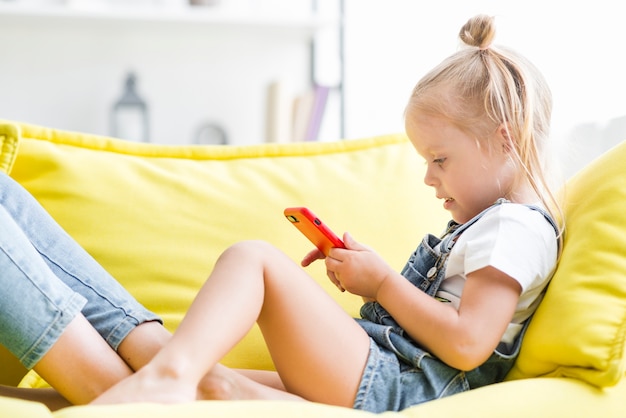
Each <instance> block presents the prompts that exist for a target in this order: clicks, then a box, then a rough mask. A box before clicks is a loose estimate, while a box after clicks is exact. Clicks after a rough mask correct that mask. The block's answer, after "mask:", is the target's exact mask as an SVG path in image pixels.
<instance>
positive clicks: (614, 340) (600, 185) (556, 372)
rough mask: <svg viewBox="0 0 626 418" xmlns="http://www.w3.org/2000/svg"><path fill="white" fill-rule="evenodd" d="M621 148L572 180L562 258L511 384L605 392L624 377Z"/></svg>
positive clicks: (625, 174) (625, 191)
mask: <svg viewBox="0 0 626 418" xmlns="http://www.w3.org/2000/svg"><path fill="white" fill-rule="evenodd" d="M625 162H626V142H622V143H621V144H620V145H618V146H617V147H615V148H613V149H611V150H609V151H608V152H606V153H605V154H604V155H602V156H601V157H600V158H598V159H596V160H595V161H593V162H592V163H590V164H589V165H587V166H586V167H585V168H584V169H583V170H582V171H580V172H579V173H578V174H577V175H576V176H575V177H573V178H572V179H570V181H569V182H568V183H567V185H566V187H565V190H564V193H565V195H564V197H565V207H564V211H565V217H566V223H567V225H566V233H565V243H564V250H563V254H562V256H561V259H560V262H559V265H558V268H557V271H556V273H555V275H554V278H553V279H552V281H551V283H550V285H549V287H548V291H547V293H546V296H545V299H544V300H543V302H542V303H541V305H540V306H539V308H538V310H537V312H536V313H535V316H534V318H533V320H532V322H531V324H530V326H529V328H528V332H527V334H526V337H525V339H524V341H523V344H522V351H521V354H520V357H519V359H518V361H517V362H516V365H515V367H514V369H513V370H512V371H511V373H510V374H509V377H510V378H522V377H535V376H564V377H575V378H578V379H581V380H584V381H586V382H589V383H591V384H594V385H596V386H600V387H603V386H611V385H614V384H616V383H617V382H619V380H620V379H622V377H623V376H624V371H625V366H626V363H625V360H624V341H625V338H626V164H625Z"/></svg>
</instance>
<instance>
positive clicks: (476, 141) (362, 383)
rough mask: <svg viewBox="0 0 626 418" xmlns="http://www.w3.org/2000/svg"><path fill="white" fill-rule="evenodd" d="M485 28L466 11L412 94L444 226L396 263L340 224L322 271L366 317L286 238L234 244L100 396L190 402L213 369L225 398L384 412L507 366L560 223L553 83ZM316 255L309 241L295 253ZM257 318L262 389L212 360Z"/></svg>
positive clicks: (485, 20)
mask: <svg viewBox="0 0 626 418" xmlns="http://www.w3.org/2000/svg"><path fill="white" fill-rule="evenodd" d="M493 37H494V24H493V19H492V18H490V17H487V16H476V17H474V18H472V19H470V20H469V21H468V22H467V23H466V24H465V25H464V26H463V28H462V29H461V31H460V38H461V40H462V41H463V42H464V43H465V44H466V45H467V47H466V48H464V49H462V50H460V51H459V52H457V53H455V54H453V55H452V56H450V57H449V58H448V59H446V60H444V61H443V62H442V63H441V64H440V65H439V66H437V67H436V68H435V69H433V70H432V71H431V72H430V73H428V74H427V75H426V76H425V77H424V78H422V80H421V81H420V82H419V83H418V84H417V86H416V87H415V89H414V90H413V94H412V96H411V98H410V100H409V102H408V105H407V108H406V131H407V134H408V136H409V138H410V140H411V142H412V143H413V145H414V147H415V149H416V150H417V152H418V153H419V154H420V155H421V156H422V157H423V158H424V160H425V161H426V164H427V172H426V175H425V178H424V181H425V183H426V184H427V185H428V186H431V187H433V188H434V190H435V195H436V197H437V198H438V199H441V200H442V201H443V207H444V208H445V209H446V210H448V211H449V212H450V214H451V215H452V219H453V220H452V221H451V222H450V223H449V225H448V228H447V230H446V232H445V233H444V235H443V236H442V237H441V238H437V237H435V236H432V235H428V236H426V237H425V238H424V240H423V241H422V243H421V244H420V245H419V247H418V248H417V250H416V251H415V252H414V253H413V254H412V255H411V257H410V259H409V260H408V262H407V264H406V266H405V267H404V269H403V270H402V272H401V273H397V272H395V271H393V270H392V269H391V268H390V267H389V266H388V265H387V264H386V263H385V262H384V261H383V260H382V259H381V258H380V257H379V256H378V255H377V254H375V253H374V252H373V251H372V250H371V249H370V248H368V247H366V246H364V245H362V244H361V243H359V242H357V241H356V240H355V239H353V238H352V237H351V236H350V235H349V234H347V233H346V234H345V235H344V241H345V245H346V249H338V248H335V249H332V250H331V251H330V254H329V256H328V257H326V258H325V263H326V268H327V272H328V276H329V278H330V280H332V281H333V282H334V283H335V284H336V285H337V286H338V287H339V288H341V289H345V290H347V291H348V292H351V293H354V294H356V295H360V296H362V297H363V299H364V300H365V304H364V305H363V307H362V309H361V315H362V319H359V320H357V321H355V320H354V319H352V318H350V317H349V316H348V315H347V314H346V313H345V312H344V311H343V310H342V309H341V308H340V307H339V306H338V305H337V304H335V302H334V301H333V300H332V299H331V298H330V297H329V295H327V294H326V293H325V292H324V291H323V290H322V289H321V288H320V287H318V286H317V285H316V283H315V282H314V281H313V280H311V279H310V278H309V277H308V276H307V274H306V273H305V272H304V271H303V270H302V269H301V268H300V267H298V266H297V265H295V264H293V263H292V262H291V260H290V259H289V258H288V257H287V256H285V255H284V254H283V253H281V252H280V251H279V250H277V249H275V248H273V247H271V246H270V245H268V244H266V243H264V242H256V241H252V242H242V243H238V244H235V245H233V246H232V247H230V248H228V249H227V250H226V251H225V252H224V253H223V254H222V256H221V257H220V258H219V260H218V262H217V263H216V265H215V268H214V270H213V272H212V274H211V275H210V277H209V279H208V280H207V282H206V284H205V285H204V287H203V288H202V289H201V290H200V292H199V294H198V295H197V298H196V300H195V301H194V303H193V304H192V306H191V308H190V310H189V312H188V314H187V316H186V317H185V319H184V320H183V321H182V323H181V325H180V327H179V328H178V330H177V331H176V332H175V334H174V336H173V337H172V339H171V340H170V341H169V342H168V343H167V344H166V345H165V346H164V348H162V349H161V350H160V351H159V352H158V353H157V354H156V356H155V357H154V358H153V360H152V361H151V362H149V363H148V364H147V365H146V366H145V367H143V368H142V369H140V370H139V371H138V372H137V373H135V374H134V375H132V376H131V377H129V378H126V379H125V380H123V381H121V382H120V383H119V384H117V385H115V386H114V387H113V388H112V389H110V390H109V391H107V392H105V393H104V394H103V395H102V396H101V397H99V398H98V399H96V403H115V402H128V401H159V402H181V401H191V400H194V399H196V397H197V393H196V392H197V387H198V384H199V382H200V381H201V379H202V378H203V377H204V376H206V375H207V374H208V375H211V374H212V375H213V377H214V378H215V381H216V382H217V381H219V380H220V378H223V379H224V381H223V382H222V383H223V385H222V386H221V389H223V391H222V392H220V393H221V395H222V396H223V397H238V396H243V397H264V398H295V397H296V396H297V397H299V398H303V399H306V400H310V401H316V402H323V403H329V404H334V405H343V406H346V407H354V408H358V409H364V410H369V411H373V412H382V411H386V410H400V409H403V408H406V407H409V406H411V405H415V404H418V403H421V402H425V401H428V400H432V399H436V398H440V397H443V396H447V395H451V394H454V393H458V392H462V391H466V390H470V389H473V388H476V387H480V386H483V385H488V384H491V383H495V382H499V381H501V380H502V379H503V378H504V377H505V375H506V373H507V372H508V371H509V369H510V367H511V366H512V364H513V362H514V360H515V358H516V356H517V354H518V351H519V347H520V342H521V339H522V335H523V333H524V329H525V326H526V324H527V323H528V319H529V318H530V317H531V315H532V314H533V312H534V310H535V309H536V307H537V305H538V304H539V302H540V300H541V296H542V293H543V291H544V289H545V287H546V285H547V283H548V281H549V279H550V277H551V275H552V273H553V271H554V269H555V265H556V261H557V256H558V250H559V237H560V235H561V229H562V227H560V226H558V225H557V224H556V223H555V221H554V220H553V219H559V218H560V216H557V215H559V210H558V204H557V202H556V200H555V198H554V196H553V194H552V193H551V192H550V189H549V187H548V182H547V180H546V175H545V174H544V166H543V163H544V162H543V157H544V156H543V150H544V148H545V142H546V141H547V137H548V129H549V121H550V112H551V95H550V91H549V89H548V87H547V85H546V83H545V81H544V79H543V77H542V76H541V74H540V73H539V72H538V71H537V70H536V69H535V67H534V66H533V65H532V64H530V63H529V62H528V61H527V60H525V59H524V58H523V57H521V56H519V55H518V54H516V53H514V52H512V51H510V50H508V49H505V48H497V47H495V46H492V45H491V41H492V39H493ZM321 258H323V256H322V255H321V254H320V253H319V252H318V251H317V250H315V251H312V252H311V253H309V254H308V255H307V256H305V258H304V260H303V261H302V265H303V266H307V265H309V264H310V263H311V262H313V261H314V260H316V259H321ZM255 321H256V322H257V323H258V324H259V326H260V328H261V330H262V332H263V336H264V338H265V341H266V343H267V346H268V348H269V350H270V353H271V355H272V358H273V360H274V363H275V366H276V370H277V375H276V379H275V380H273V381H272V380H271V379H270V380H268V381H266V382H265V383H267V384H269V386H266V389H264V390H263V391H262V392H255V391H254V390H251V389H250V388H251V387H254V386H253V385H249V384H248V383H247V382H244V381H242V379H238V378H234V377H233V374H232V373H230V372H225V371H224V370H223V369H222V368H221V367H218V368H216V364H217V363H218V362H219V361H220V359H221V358H222V357H223V356H224V355H225V354H226V353H227V352H228V351H229V350H230V349H231V348H232V347H233V346H234V345H235V344H236V343H237V342H238V341H239V340H240V339H241V338H242V337H243V336H244V335H245V334H246V333H247V331H248V330H249V329H250V327H251V326H252V325H253V324H254V323H255Z"/></svg>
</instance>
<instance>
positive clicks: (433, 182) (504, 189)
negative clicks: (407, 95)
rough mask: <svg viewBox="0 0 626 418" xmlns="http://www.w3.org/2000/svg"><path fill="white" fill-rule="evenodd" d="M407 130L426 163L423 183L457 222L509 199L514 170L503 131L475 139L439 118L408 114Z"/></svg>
mask: <svg viewBox="0 0 626 418" xmlns="http://www.w3.org/2000/svg"><path fill="white" fill-rule="evenodd" d="M406 131H407V135H408V136H409V138H410V139H411V142H412V143H413V146H414V147H415V149H416V150H417V152H418V153H419V154H420V155H421V156H422V157H423V158H424V159H425V160H426V164H427V170H426V175H425V177H424V183H426V185H428V186H431V187H433V188H434V189H435V192H436V196H437V198H438V199H442V200H443V201H444V202H443V207H444V209H446V210H447V211H449V212H450V213H451V215H452V219H454V220H455V221H456V222H459V223H465V222H467V221H469V220H470V219H471V218H473V217H474V216H475V215H477V214H478V213H480V212H481V211H482V210H483V209H486V208H487V207H489V206H491V205H492V204H493V203H494V202H495V201H496V200H498V199H499V198H501V197H505V198H508V199H510V196H511V192H512V187H513V180H514V173H515V171H514V166H513V164H512V163H511V160H510V158H509V156H508V150H509V145H508V141H507V140H506V135H505V132H504V131H503V129H501V128H498V129H496V130H495V131H494V132H493V133H492V134H490V137H489V138H478V139H475V138H473V137H471V136H470V135H468V134H467V133H465V132H464V131H462V130H460V129H459V128H457V127H456V126H454V125H452V124H451V123H449V122H448V121H446V120H445V119H443V118H439V117H435V116H432V115H428V114H425V113H422V112H420V111H418V110H412V111H410V113H409V114H408V115H407V118H406ZM479 144H480V145H479ZM489 144H491V145H489Z"/></svg>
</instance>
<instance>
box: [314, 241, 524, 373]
mask: <svg viewBox="0 0 626 418" xmlns="http://www.w3.org/2000/svg"><path fill="white" fill-rule="evenodd" d="M344 243H345V244H346V247H347V248H348V249H347V250H342V249H333V250H332V251H331V253H330V257H328V258H327V259H326V266H327V269H328V270H329V274H330V275H333V276H334V277H335V278H336V280H337V281H338V282H339V283H340V284H341V286H342V287H343V288H345V289H346V290H348V291H349V292H351V293H355V294H357V295H360V296H362V297H364V298H370V299H375V300H376V301H378V303H380V304H381V305H382V306H383V307H384V308H385V309H386V310H387V311H388V312H389V313H390V314H391V315H392V316H393V317H394V319H395V320H396V321H397V322H398V323H399V324H400V326H402V328H404V330H405V331H407V333H408V334H409V335H410V336H411V337H412V338H413V339H414V340H416V341H418V342H419V343H420V344H421V345H422V346H423V347H424V348H425V349H427V350H429V351H430V352H431V353H433V354H434V355H436V356H437V357H439V358H440V359H441V360H442V361H444V362H445V363H447V364H448V365H450V366H452V367H455V368H458V369H461V370H471V369H473V368H475V367H477V366H478V365H480V364H482V363H483V362H484V361H485V360H487V358H488V357H489V356H490V355H491V353H492V352H493V350H494V349H495V348H496V346H497V345H498V343H499V341H500V339H501V337H502V335H503V334H504V332H505V330H506V327H507V325H508V324H509V322H510V321H511V318H512V317H513V314H514V312H515V308H516V306H517V301H518V299H519V295H520V292H521V287H520V285H519V284H518V283H517V281H515V280H514V279H512V278H511V277H509V276H508V275H506V274H504V273H502V272H501V271H499V270H497V269H495V268H492V267H486V268H483V269H481V270H477V271H475V272H473V273H471V274H469V275H468V276H467V281H466V283H465V287H464V289H463V296H462V298H461V303H460V306H459V309H458V311H457V310H456V309H454V308H453V307H452V306H450V305H447V304H444V303H441V302H439V301H437V300H436V299H434V298H432V297H430V296H428V295H427V294H425V293H424V292H422V291H421V290H419V289H417V288H416V287H415V286H413V285H412V284H411V283H410V282H409V281H408V280H406V279H405V278H404V277H402V276H401V275H400V274H399V273H397V272H395V271H393V269H391V267H389V266H388V265H387V264H386V263H385V262H384V261H383V260H382V259H381V258H380V257H379V256H378V255H377V254H376V253H375V252H373V251H372V250H371V249H369V248H367V247H365V246H363V245H361V244H359V243H357V242H356V241H354V239H352V237H350V236H349V235H348V234H346V235H344Z"/></svg>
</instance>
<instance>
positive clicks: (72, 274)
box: [0, 174, 159, 350]
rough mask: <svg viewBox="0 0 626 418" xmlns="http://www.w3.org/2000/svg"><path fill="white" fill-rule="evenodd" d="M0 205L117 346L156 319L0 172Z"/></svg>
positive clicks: (102, 331)
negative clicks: (79, 298)
mask: <svg viewBox="0 0 626 418" xmlns="http://www.w3.org/2000/svg"><path fill="white" fill-rule="evenodd" d="M0 206H1V207H2V208H4V211H5V212H6V215H5V216H6V217H7V218H8V219H10V220H11V221H12V222H13V223H14V224H15V225H16V231H20V232H21V235H23V236H24V239H25V240H27V241H28V242H29V243H30V246H31V247H32V248H33V249H34V250H35V251H36V252H37V253H39V256H40V258H41V259H42V260H43V261H44V262H45V263H46V264H47V266H48V268H49V270H50V271H51V272H52V273H53V274H54V275H55V276H56V277H58V279H59V280H60V281H62V282H63V283H64V284H65V285H66V286H67V287H69V288H70V289H71V290H73V291H74V292H75V293H77V294H78V295H80V296H82V298H84V299H85V300H86V303H84V305H83V306H82V313H83V315H84V316H85V317H86V318H87V320H88V321H89V322H90V323H91V324H92V325H93V327H94V328H95V329H96V330H97V331H98V333H99V334H100V335H101V336H102V338H104V339H105V340H106V341H107V343H109V345H110V346H111V347H112V348H113V349H114V350H117V348H118V346H119V344H120V342H121V341H123V340H124V339H125V338H126V336H127V335H128V333H129V332H130V331H131V330H133V329H134V328H135V327H136V326H137V325H138V324H141V323H144V322H148V321H159V318H158V317H157V316H156V315H154V314H153V313H151V312H149V311H147V310H146V309H145V308H144V307H143V306H142V305H141V304H140V303H138V302H137V301H136V300H135V299H134V298H133V297H132V296H131V295H130V294H129V293H128V292H127V291H126V290H125V289H124V288H123V287H122V286H121V285H120V283H119V282H117V281H116V280H115V279H114V278H113V277H111V275H110V274H108V272H106V271H105V270H104V269H103V268H102V266H100V264H98V263H97V262H96V261H95V260H94V259H93V258H92V257H91V256H90V255H89V254H88V253H87V252H86V251H85V250H84V249H83V248H82V247H81V246H80V245H78V243H76V241H74V239H73V238H71V237H70V236H69V235H68V234H67V233H66V232H65V231H64V230H63V229H62V228H61V227H60V226H59V225H58V224H57V222H56V221H55V220H54V219H53V218H52V217H51V216H50V215H49V214H48V213H47V212H46V211H45V209H43V208H42V207H41V205H40V204H39V203H38V202H37V201H36V200H35V199H34V198H33V197H32V196H31V195H30V194H29V193H28V192H27V191H26V190H25V189H24V188H23V187H22V186H21V185H19V184H18V183H16V182H15V181H14V180H13V179H11V178H10V177H8V176H7V175H4V174H0Z"/></svg>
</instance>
